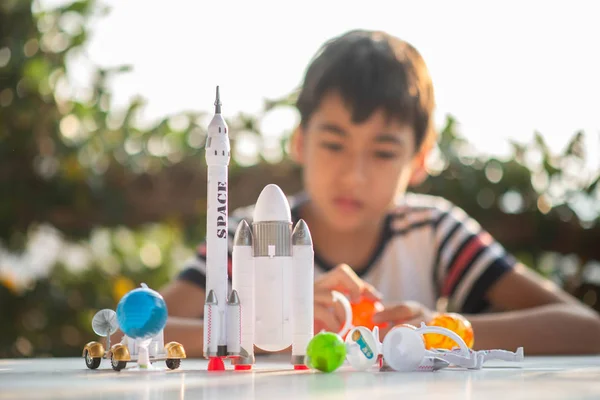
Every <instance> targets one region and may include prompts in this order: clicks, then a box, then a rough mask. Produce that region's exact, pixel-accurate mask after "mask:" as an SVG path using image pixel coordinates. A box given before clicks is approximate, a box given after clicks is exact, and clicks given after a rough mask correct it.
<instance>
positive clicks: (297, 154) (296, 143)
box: [290, 125, 304, 165]
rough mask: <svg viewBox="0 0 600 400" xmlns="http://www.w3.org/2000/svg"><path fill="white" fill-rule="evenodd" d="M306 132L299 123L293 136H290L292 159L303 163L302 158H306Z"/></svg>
mask: <svg viewBox="0 0 600 400" xmlns="http://www.w3.org/2000/svg"><path fill="white" fill-rule="evenodd" d="M303 133H304V132H303V131H302V126H300V125H298V126H297V127H296V129H294V132H293V133H292V137H291V138H290V155H291V156H292V160H294V161H295V162H296V163H298V164H301V165H302V160H303V159H304V134H303Z"/></svg>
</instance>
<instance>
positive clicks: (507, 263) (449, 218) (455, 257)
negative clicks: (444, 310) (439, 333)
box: [433, 203, 516, 313]
mask: <svg viewBox="0 0 600 400" xmlns="http://www.w3.org/2000/svg"><path fill="white" fill-rule="evenodd" d="M434 230H435V262H434V269H433V271H434V281H435V285H436V287H437V290H438V295H439V296H440V297H445V298H447V299H448V304H449V305H450V307H451V308H452V311H457V312H462V313H478V312H483V311H485V310H486V308H488V306H489V303H488V301H487V292H488V290H489V289H490V287H491V286H492V285H493V284H494V283H495V282H497V281H498V279H499V278H500V277H501V276H502V275H504V274H505V273H506V272H508V271H510V270H511V269H512V268H513V267H514V265H515V264H516V261H515V259H514V258H513V257H512V256H510V255H509V254H507V252H506V251H505V250H504V248H503V247H502V246H501V245H500V244H499V243H498V242H497V241H496V240H495V239H494V238H492V236H491V235H490V234H489V233H488V232H486V231H485V230H483V229H482V227H481V226H480V225H479V223H477V222H476V221H475V220H474V219H473V218H471V217H469V216H468V215H467V214H466V213H465V212H464V211H463V210H462V209H460V208H459V207H456V206H454V205H452V204H450V203H448V204H447V206H446V207H444V209H441V210H440V214H439V217H438V218H437V220H436V221H435V223H434Z"/></svg>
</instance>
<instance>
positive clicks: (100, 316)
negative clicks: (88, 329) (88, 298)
mask: <svg viewBox="0 0 600 400" xmlns="http://www.w3.org/2000/svg"><path fill="white" fill-rule="evenodd" d="M118 328H119V324H118V322H117V313H116V312H114V310H111V309H109V308H105V309H104V310H100V311H98V312H97V313H96V315H94V318H92V329H93V330H94V332H96V335H98V336H109V335H112V334H113V333H115V332H116V331H117V329H118Z"/></svg>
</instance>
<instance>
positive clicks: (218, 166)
mask: <svg viewBox="0 0 600 400" xmlns="http://www.w3.org/2000/svg"><path fill="white" fill-rule="evenodd" d="M205 150H206V165H207V169H208V187H207V207H208V208H207V213H206V216H207V222H206V250H207V251H206V301H205V305H204V357H206V358H211V359H216V358H222V357H227V356H232V355H233V356H237V355H238V354H239V351H240V301H239V298H238V294H237V293H236V292H235V290H234V291H232V292H231V294H229V295H228V284H227V264H228V263H227V241H228V239H227V236H228V207H227V203H228V201H227V200H228V199H227V198H228V180H227V175H228V173H227V170H228V166H229V158H230V145H229V136H228V134H227V123H226V122H225V119H224V118H223V116H222V115H221V99H220V96H219V87H218V86H217V95H216V100H215V115H214V117H213V119H212V121H211V122H210V124H209V125H208V137H207V139H206V148H205ZM209 369H210V365H209ZM219 369H221V368H219Z"/></svg>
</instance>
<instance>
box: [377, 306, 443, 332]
mask: <svg viewBox="0 0 600 400" xmlns="http://www.w3.org/2000/svg"><path fill="white" fill-rule="evenodd" d="M436 314H437V313H436V312H434V311H432V310H430V309H428V308H427V307H425V306H424V305H422V304H421V303H417V302H415V301H407V302H403V303H400V304H397V305H394V306H390V307H386V308H385V310H383V311H380V312H378V313H376V314H375V315H373V322H375V323H376V324H380V323H384V322H387V323H388V326H387V327H386V328H384V329H381V330H380V335H381V340H383V338H384V337H385V335H386V334H387V333H388V332H389V331H390V330H391V329H392V328H393V327H394V326H396V325H400V324H410V325H414V326H416V327H417V328H418V327H419V326H420V325H421V322H425V323H426V324H427V323H428V322H429V321H431V320H432V319H433V318H434V317H435V315H436Z"/></svg>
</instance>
